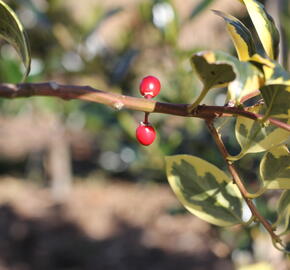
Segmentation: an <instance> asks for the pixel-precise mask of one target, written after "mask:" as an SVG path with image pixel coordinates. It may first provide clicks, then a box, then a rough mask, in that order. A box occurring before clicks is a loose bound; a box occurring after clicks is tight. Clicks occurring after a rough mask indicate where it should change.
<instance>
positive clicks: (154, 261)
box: [0, 0, 290, 270]
mask: <svg viewBox="0 0 290 270" xmlns="http://www.w3.org/2000/svg"><path fill="white" fill-rule="evenodd" d="M5 2H7V3H8V4H9V5H10V6H11V7H12V9H13V10H15V11H16V13H17V14H18V16H19V17H20V20H21V21H22V23H23V24H24V26H25V28H26V29H27V32H28V36H29V40H30V45H31V51H32V69H31V73H30V76H29V78H28V81H30V82H42V81H56V82H58V83H62V84H71V85H90V86H92V87H95V88H97V89H101V90H105V91H111V92H116V93H124V94H126V95H131V96H137V97H138V96H139V91H138V87H139V82H140V81H141V79H142V78H143V77H144V76H146V75H149V74H150V75H154V76H157V77H158V78H159V79H160V81H161V83H162V90H161V94H160V95H159V96H158V98H157V99H158V100H159V101H164V102H174V103H190V102H192V101H193V100H194V98H195V97H196V96H197V95H198V94H199V91H200V89H201V85H200V82H199V80H198V78H197V77H196V75H195V74H194V72H193V71H192V69H191V66H190V63H189V57H190V56H191V55H192V53H194V52H197V51H200V50H205V49H218V50H224V51H226V52H229V53H232V54H235V52H234V48H233V45H232V43H231V40H230V38H229V36H228V34H227V32H226V30H225V25H224V22H223V21H222V19H220V18H219V17H217V16H215V15H214V14H213V13H212V12H211V9H218V10H222V11H224V12H227V13H230V14H232V15H235V16H237V17H238V18H240V19H242V20H243V21H244V22H245V23H246V24H247V26H249V27H250V28H251V27H252V26H251V24H250V23H249V22H250V20H249V18H248V17H247V15H246V12H245V9H244V8H243V6H242V5H241V4H240V3H239V1H232V0H183V1H177V0H106V1H100V0H82V1H77V0H70V1H60V0H50V1H49V0H47V1H46V0H10V1H5ZM268 2H269V3H266V5H267V7H268V10H269V12H270V13H271V14H272V15H273V17H274V18H275V19H277V24H278V25H281V26H282V25H287V24H288V25H289V21H290V15H289V14H290V4H289V1H287V0H286V1H285V0H284V1H268ZM281 7H282V9H281ZM284 37H285V43H286V41H287V40H288V41H290V29H289V27H288V28H286V27H285V29H284ZM286 54H288V51H287V53H286ZM284 55H285V54H284ZM0 56H1V61H0V80H1V82H10V83H16V82H19V81H20V80H21V78H22V74H23V67H22V66H21V64H20V61H19V58H18V57H17V55H16V53H15V51H14V49H13V48H12V47H11V46H9V45H8V44H7V43H5V42H3V41H1V47H0ZM284 59H285V57H284ZM224 101H225V89H217V90H215V91H212V93H210V95H209V96H208V97H207V99H206V101H205V103H206V104H212V105H223V104H224ZM0 111H1V115H0V123H1V131H0V194H1V195H0V202H1V205H0V269H1V270H2V269H3V270H6V269H9V270H10V269H13V270H14V269H17V270H30V269H31V270H42V269H48V270H50V269H74V270H75V269H108V270H110V269H116V270H123V269H126V270H131V269H132V270H133V269H140V270H142V269H152V270H153V269H154V270H155V269H156V270H159V269H160V270H161V269H172V270H173V269H184V270H191V269H192V270H203V269H213V270H219V269H223V270H227V269H229V270H230V269H239V270H240V269H244V270H245V269H258V270H259V269H261V270H264V269H265V270H267V269H279V270H284V269H285V270H286V269H289V268H290V265H289V262H287V260H286V258H285V257H284V256H283V254H282V253H280V252H278V251H276V250H275V249H274V248H273V247H272V243H271V240H270V239H269V237H268V235H267V234H266V233H263V232H261V228H259V227H257V226H253V227H250V228H249V229H246V230H245V229H244V228H241V227H239V226H237V227H234V228H226V229H221V228H218V227H215V226H211V225H209V224H207V223H205V222H203V221H201V220H199V219H198V218H196V217H194V216H192V215H190V214H188V213H187V212H186V211H185V210H184V209H183V208H182V207H181V206H180V204H179V203H178V201H177V200H176V198H175V197H174V195H173V193H172V192H171V190H170V189H169V186H168V184H167V180H166V176H165V170H164V156H166V155H174V154H192V155H196V156H199V157H201V158H203V159H205V160H207V161H209V162H211V163H213V164H215V165H216V166H218V167H220V168H221V169H224V168H225V166H224V164H223V161H222V159H221V158H220V157H219V154H218V151H217V149H216V147H215V145H214V143H213V141H212V140H211V137H210V135H209V133H208V131H207V129H206V128H205V126H204V123H203V122H202V121H201V120H198V119H187V118H181V117H175V116H166V115H158V114H151V115H150V122H151V123H152V124H153V125H154V127H155V128H156V130H157V132H158V137H157V140H156V141H155V142H154V143H153V145H152V146H150V147H147V148H146V147H143V146H141V145H139V144H138V142H137V141H136V139H135V129H136V127H137V125H138V122H140V121H142V119H143V117H144V114H143V113H141V112H133V111H126V110H124V111H120V112H115V111H114V110H112V109H110V108H107V107H105V106H103V105H100V104H96V103H89V102H82V101H69V102H67V101H63V100H60V99H56V98H45V97H33V98H29V99H17V100H4V99H2V100H0ZM233 124H234V123H232V122H231V121H229V122H228V123H227V125H226V126H225V127H224V129H223V130H224V139H225V141H226V144H227V146H228V147H229V149H230V152H231V154H235V153H238V152H239V147H238V146H237V144H236V140H235V138H234V136H232V135H233V132H234V131H233ZM259 158H261V155H257V156H256V157H253V155H249V156H246V157H245V158H244V159H243V160H242V161H240V162H239V170H240V172H241V175H242V176H243V177H244V178H245V180H246V181H247V185H248V188H249V189H250V190H251V189H252V190H255V189H257V186H255V185H254V183H255V182H256V179H257V177H258V176H257V174H256V172H257V170H258V166H259V162H258V161H257V160H258V159H259ZM276 194H277V192H270V194H269V195H268V197H266V198H262V199H259V200H257V201H256V204H257V206H258V207H259V209H260V211H261V213H262V214H264V215H265V216H266V217H267V218H268V219H269V220H273V221H274V220H275V214H274V211H275V209H276V196H275V195H276ZM262 231H263V230H262ZM251 267H255V268H251Z"/></svg>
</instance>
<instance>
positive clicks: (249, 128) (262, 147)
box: [230, 105, 290, 160]
mask: <svg viewBox="0 0 290 270" xmlns="http://www.w3.org/2000/svg"><path fill="white" fill-rule="evenodd" d="M265 110H266V109H265V107H264V106H263V105H256V106H253V107H252V108H250V109H249V111H251V112H254V113H259V114H264V113H265ZM281 121H283V122H285V121H287V120H286V119H282V120H281ZM288 124H290V120H289V119H288ZM235 134H236V138H237V141H238V142H239V144H240V147H241V152H240V154H238V155H237V156H232V157H230V159H231V160H237V159H240V158H241V157H243V156H244V155H246V154H248V153H258V152H263V151H267V150H269V149H271V148H273V147H275V146H277V145H279V144H281V143H283V142H284V141H286V140H287V139H288V138H289V132H288V131H286V130H284V129H281V128H278V127H276V126H273V125H269V124H267V123H261V122H260V121H254V120H251V119H249V118H245V117H241V116H238V117H237V122H236V127H235Z"/></svg>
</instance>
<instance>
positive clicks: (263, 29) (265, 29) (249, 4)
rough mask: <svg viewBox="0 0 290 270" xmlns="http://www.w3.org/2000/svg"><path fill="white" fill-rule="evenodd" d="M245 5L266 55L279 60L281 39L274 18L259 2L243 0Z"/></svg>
mask: <svg viewBox="0 0 290 270" xmlns="http://www.w3.org/2000/svg"><path fill="white" fill-rule="evenodd" d="M243 3H244V4H245V6H246V8H247V10H248V13H249V15H250V17H251V20H252V22H253V24H254V26H255V29H256V31H257V33H258V36H259V38H260V40H261V43H262V45H263V47H264V50H265V52H266V54H267V55H268V56H269V57H270V58H271V59H277V57H278V53H279V40H280V37H279V32H278V30H277V27H276V26H275V23H274V21H273V18H272V17H271V16H270V15H269V14H268V13H267V11H266V10H265V7H264V5H263V4H261V3H260V2H259V1H257V0H243Z"/></svg>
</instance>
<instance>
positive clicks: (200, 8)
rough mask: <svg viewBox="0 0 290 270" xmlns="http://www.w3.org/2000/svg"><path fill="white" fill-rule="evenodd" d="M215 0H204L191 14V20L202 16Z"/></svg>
mask: <svg viewBox="0 0 290 270" xmlns="http://www.w3.org/2000/svg"><path fill="white" fill-rule="evenodd" d="M212 2H213V0H203V1H201V2H200V3H199V4H198V5H197V6H196V7H195V8H194V9H193V10H192V12H191V14H190V16H189V19H193V18H194V17H196V16H197V15H198V14H200V13H201V12H202V11H203V10H205V9H206V8H207V7H208V6H209V5H210V4H211V3H212Z"/></svg>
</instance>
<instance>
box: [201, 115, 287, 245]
mask: <svg viewBox="0 0 290 270" xmlns="http://www.w3.org/2000/svg"><path fill="white" fill-rule="evenodd" d="M206 123H207V126H208V129H209V131H210V133H211V134H212V136H213V139H214V140H215V142H216V144H217V147H218V149H219V151H220V153H221V154H222V156H223V158H224V160H225V162H226V164H227V167H228V170H229V172H230V174H231V175H232V177H233V181H234V183H235V184H236V185H237V187H238V188H239V190H240V192H241V194H242V196H243V198H244V200H245V202H246V203H247V205H248V207H249V208H250V210H251V212H252V215H253V216H254V217H256V219H257V220H258V221H259V222H260V223H261V224H262V225H263V226H264V227H265V229H266V230H267V231H268V232H269V234H270V235H271V237H272V239H273V240H274V241H275V242H277V243H281V239H280V238H279V236H278V235H276V234H275V233H274V231H273V228H272V226H271V224H270V223H269V222H268V221H267V220H266V219H265V218H264V217H263V216H262V215H261V214H260V213H259V211H258V209H257V208H256V206H255V204H254V203H253V201H252V200H251V199H250V198H248V194H249V193H248V191H247V190H246V188H245V186H244V184H243V182H242V180H241V178H240V176H239V174H238V172H237V170H236V168H235V166H234V165H233V164H232V162H230V161H229V160H228V159H227V158H228V156H229V154H228V151H227V150H226V147H225V145H224V143H223V141H222V139H221V136H220V134H219V133H218V132H217V130H216V128H215V127H214V125H213V119H209V120H207V121H206Z"/></svg>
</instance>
